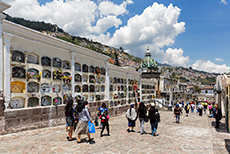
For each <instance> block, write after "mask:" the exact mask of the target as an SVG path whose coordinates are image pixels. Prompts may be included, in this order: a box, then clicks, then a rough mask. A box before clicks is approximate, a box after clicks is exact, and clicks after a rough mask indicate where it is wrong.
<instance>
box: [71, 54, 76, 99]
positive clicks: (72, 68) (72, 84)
mask: <svg viewBox="0 0 230 154" xmlns="http://www.w3.org/2000/svg"><path fill="white" fill-rule="evenodd" d="M74 64H75V54H74V53H73V52H71V74H72V81H71V93H72V97H74V96H75V95H74V93H75V74H74V73H75V68H74Z"/></svg>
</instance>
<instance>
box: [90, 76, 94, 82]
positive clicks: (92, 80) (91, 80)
mask: <svg viewBox="0 0 230 154" xmlns="http://www.w3.org/2000/svg"><path fill="white" fill-rule="evenodd" d="M89 83H95V77H94V75H90V76H89Z"/></svg>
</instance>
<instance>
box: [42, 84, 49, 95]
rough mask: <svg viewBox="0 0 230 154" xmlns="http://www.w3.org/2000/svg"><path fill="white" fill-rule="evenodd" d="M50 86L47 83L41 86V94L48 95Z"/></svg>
mask: <svg viewBox="0 0 230 154" xmlns="http://www.w3.org/2000/svg"><path fill="white" fill-rule="evenodd" d="M49 92H50V85H49V84H48V83H43V84H41V93H49Z"/></svg>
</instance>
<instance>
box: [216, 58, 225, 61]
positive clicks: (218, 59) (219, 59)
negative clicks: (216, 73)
mask: <svg viewBox="0 0 230 154" xmlns="http://www.w3.org/2000/svg"><path fill="white" fill-rule="evenodd" d="M215 60H216V61H224V60H223V59H221V58H216V59H215Z"/></svg>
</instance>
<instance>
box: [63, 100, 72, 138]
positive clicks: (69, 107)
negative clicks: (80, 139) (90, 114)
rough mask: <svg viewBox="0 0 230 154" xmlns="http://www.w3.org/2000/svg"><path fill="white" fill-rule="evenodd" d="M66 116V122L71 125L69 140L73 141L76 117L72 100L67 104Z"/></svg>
mask: <svg viewBox="0 0 230 154" xmlns="http://www.w3.org/2000/svg"><path fill="white" fill-rule="evenodd" d="M65 116H66V123H67V125H68V127H69V133H68V135H69V138H68V140H69V141H72V133H73V126H74V117H73V101H72V100H70V101H68V103H67V104H66V106H65Z"/></svg>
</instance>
